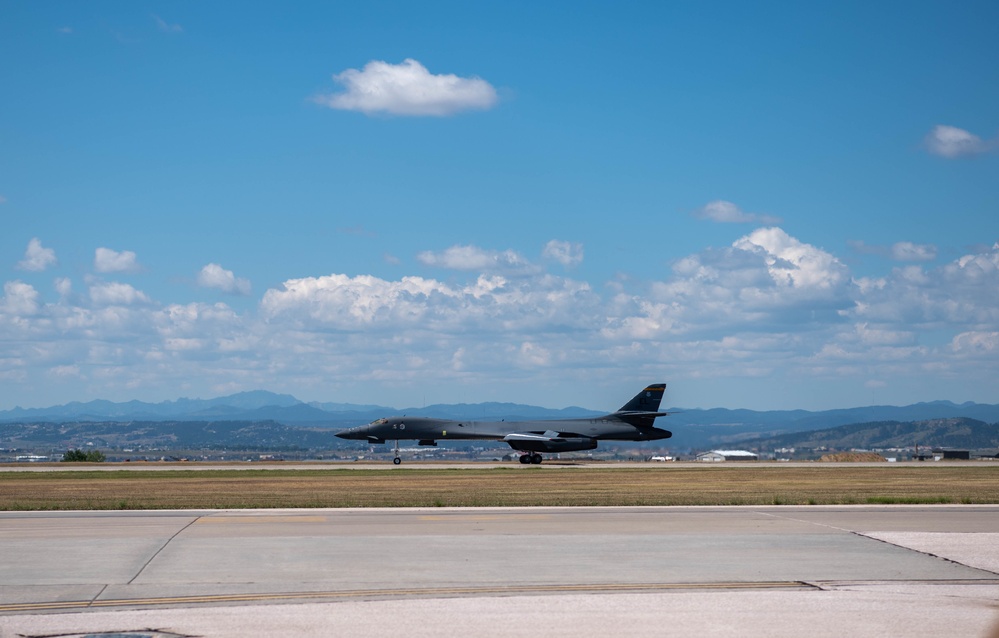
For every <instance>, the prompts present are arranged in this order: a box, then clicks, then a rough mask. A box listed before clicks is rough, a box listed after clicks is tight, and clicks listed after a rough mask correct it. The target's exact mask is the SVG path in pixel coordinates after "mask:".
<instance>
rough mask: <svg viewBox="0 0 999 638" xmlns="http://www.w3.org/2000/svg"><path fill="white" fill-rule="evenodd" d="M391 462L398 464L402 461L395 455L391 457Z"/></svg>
mask: <svg viewBox="0 0 999 638" xmlns="http://www.w3.org/2000/svg"><path fill="white" fill-rule="evenodd" d="M392 462H393V463H395V464H396V465H399V464H400V463H402V459H400V458H399V457H398V456H397V457H395V458H394V459H392Z"/></svg>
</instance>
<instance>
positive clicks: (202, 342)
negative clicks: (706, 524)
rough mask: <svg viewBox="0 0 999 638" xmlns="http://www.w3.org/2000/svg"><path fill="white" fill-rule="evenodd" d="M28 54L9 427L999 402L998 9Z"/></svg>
mask: <svg viewBox="0 0 999 638" xmlns="http://www.w3.org/2000/svg"><path fill="white" fill-rule="evenodd" d="M539 5H541V6H539ZM0 60H2V62H0V91H2V93H0V98H2V99H0V223H2V226H0V228H2V233H0V257H2V258H0V280H2V282H3V286H4V287H3V295H2V297H0V408H10V407H14V406H16V405H20V406H22V407H35V406H45V405H51V404H57V403H65V402H68V401H75V400H81V401H85V400H90V399H95V398H103V399H111V400H118V401H121V400H129V399H141V400H146V401H161V400H167V399H175V398H178V397H182V396H187V397H202V398H208V397H213V396H218V395H222V394H228V393H231V392H237V391H241V390H252V389H268V390H273V391H277V392H288V393H291V394H294V395H295V396H297V397H299V398H301V399H303V400H321V401H337V402H352V403H380V404H384V405H390V406H396V407H406V406H412V405H422V404H429V403H455V402H479V401H515V402H523V403H533V404H537V405H544V406H550V407H563V406H566V405H581V406H583V407H588V408H594V409H603V408H615V407H617V406H618V405H620V404H621V403H622V402H623V399H625V398H627V397H630V396H631V395H632V394H634V392H635V391H636V390H637V388H638V387H640V386H641V385H642V384H644V383H649V382H659V381H666V382H668V383H669V391H668V395H667V399H666V402H667V403H669V404H670V405H678V406H683V407H748V408H755V409H776V408H805V409H825V408H836V407H851V406H857V405H868V404H872V403H877V404H907V403H914V402H918V401H924V400H935V399H949V400H953V401H957V402H961V401H967V400H971V401H978V402H988V403H995V402H999V383H996V379H997V378H999V243H997V242H999V5H996V3H994V2H962V3H958V4H953V3H944V2H877V3H871V2H836V3H832V2H829V3H825V2H809V3H804V2H801V3H797V2H760V3H745V2H707V3H695V2H675V3H621V2H614V3H611V2H590V3H579V2H572V3H559V2H549V3H536V2H501V3H487V2H483V3H464V2H453V3H449V2H423V3H393V2H366V3H355V5H354V6H346V3H324V2H315V3H307V2H302V3H296V4H295V5H294V10H287V9H286V8H285V7H284V6H283V5H281V4H280V3H259V2H258V3H246V2H240V3H223V2H218V3H204V2H170V3H166V2H88V3H81V2H46V3H36V2H0Z"/></svg>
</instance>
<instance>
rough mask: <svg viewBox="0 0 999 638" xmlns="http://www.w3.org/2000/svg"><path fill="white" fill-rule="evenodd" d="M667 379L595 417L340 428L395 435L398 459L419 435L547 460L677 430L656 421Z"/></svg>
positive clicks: (392, 422) (378, 436) (391, 422)
mask: <svg viewBox="0 0 999 638" xmlns="http://www.w3.org/2000/svg"><path fill="white" fill-rule="evenodd" d="M665 391H666V384H665V383H654V384H652V385H650V386H648V387H647V388H645V389H644V390H642V391H641V392H639V393H638V394H636V395H635V398H633V399H632V400H631V401H628V402H627V403H625V404H624V405H623V406H621V409H620V410H618V411H617V412H612V413H610V414H607V415H604V416H598V417H594V418H590V419H557V420H551V421H453V420H450V419H431V418H426V417H406V416H392V417H388V418H383V419H376V420H374V421H372V422H371V423H368V424H367V425H360V426H358V427H354V428H348V429H346V430H343V431H341V432H338V433H337V436H338V437H340V438H341V439H352V440H355V441H368V442H369V443H377V444H381V443H385V442H387V441H395V458H394V459H393V460H392V462H393V463H395V464H396V465H398V464H399V463H401V462H402V459H401V458H400V457H399V441H400V440H416V441H419V444H420V445H432V446H436V445H437V441H440V440H450V441H457V440H490V441H505V442H506V443H508V444H509V445H510V447H512V448H513V449H515V450H517V451H518V452H524V454H522V455H521V457H520V462H521V463H525V464H527V463H534V464H538V463H541V458H542V457H541V454H540V453H541V452H575V451H577V450H592V449H594V448H596V447H597V441H656V440H659V439H668V438H669V437H671V436H673V433H672V432H670V431H669V430H661V429H659V428H657V427H655V422H656V417H661V416H668V415H669V413H668V412H659V403H660V402H661V401H662V399H663V393H664V392H665Z"/></svg>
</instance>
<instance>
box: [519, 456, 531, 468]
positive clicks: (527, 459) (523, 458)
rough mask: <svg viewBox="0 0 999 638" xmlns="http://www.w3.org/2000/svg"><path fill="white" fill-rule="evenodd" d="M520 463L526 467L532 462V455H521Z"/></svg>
mask: <svg viewBox="0 0 999 638" xmlns="http://www.w3.org/2000/svg"><path fill="white" fill-rule="evenodd" d="M520 462H521V463H523V464H524V465H527V464H528V463H530V462H531V455H530V454H521V455H520Z"/></svg>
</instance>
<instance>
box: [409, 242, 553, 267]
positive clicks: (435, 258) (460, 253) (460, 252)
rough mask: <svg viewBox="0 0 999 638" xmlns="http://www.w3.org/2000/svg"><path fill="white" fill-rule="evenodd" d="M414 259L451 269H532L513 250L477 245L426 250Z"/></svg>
mask: <svg viewBox="0 0 999 638" xmlns="http://www.w3.org/2000/svg"><path fill="white" fill-rule="evenodd" d="M416 259H417V261H419V262H420V263H421V264H424V265H426V266H434V267H436V268H448V269H451V270H480V271H486V272H495V271H501V272H508V273H509V272H523V271H526V270H533V269H534V267H533V266H532V264H531V263H530V262H529V261H528V260H527V259H525V258H524V257H523V256H522V255H520V254H519V253H517V252H515V251H513V250H503V251H497V250H486V249H483V248H479V247H478V246H451V247H450V248H447V249H445V250H443V251H440V252H434V251H430V250H426V251H423V252H421V253H419V254H417V255H416Z"/></svg>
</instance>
